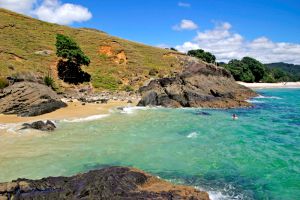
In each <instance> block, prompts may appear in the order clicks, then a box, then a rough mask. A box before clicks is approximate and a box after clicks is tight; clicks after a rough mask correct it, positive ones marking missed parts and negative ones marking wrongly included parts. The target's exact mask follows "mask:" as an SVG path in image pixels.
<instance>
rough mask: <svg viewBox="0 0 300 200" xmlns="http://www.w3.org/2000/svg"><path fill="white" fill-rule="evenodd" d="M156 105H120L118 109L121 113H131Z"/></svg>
mask: <svg viewBox="0 0 300 200" xmlns="http://www.w3.org/2000/svg"><path fill="white" fill-rule="evenodd" d="M155 108H157V107H141V106H134V107H131V106H128V107H120V108H118V110H120V111H121V112H120V113H123V114H133V113H135V112H136V111H137V110H149V109H155Z"/></svg>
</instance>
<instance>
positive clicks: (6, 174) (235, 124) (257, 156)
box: [0, 89, 300, 199]
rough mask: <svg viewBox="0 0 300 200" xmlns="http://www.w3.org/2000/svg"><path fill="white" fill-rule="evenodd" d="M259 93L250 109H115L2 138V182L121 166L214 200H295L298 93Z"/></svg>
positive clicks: (299, 191)
mask: <svg viewBox="0 0 300 200" xmlns="http://www.w3.org/2000/svg"><path fill="white" fill-rule="evenodd" d="M259 93H260V94H261V95H262V96H259V97H258V98H254V99H252V100H250V101H252V102H253V103H254V104H255V107H254V108H244V109H230V110H208V109H206V110H204V109H163V108H155V109H126V110H124V111H123V112H120V111H117V110H115V111H114V112H113V113H111V114H110V115H109V116H104V117H103V118H96V119H94V120H93V121H90V120H92V119H93V118H91V119H89V120H84V119H83V120H77V121H73V122H70V121H61V122H59V123H58V126H59V128H58V129H57V131H55V132H53V133H50V134H45V133H41V134H40V136H38V137H37V136H26V134H27V133H20V134H18V136H16V134H13V136H3V137H1V138H0V182H3V181H9V180H12V179H16V178H18V177H25V178H33V179H36V178H42V177H46V176H59V175H65V176H69V175H73V174H76V173H78V172H86V171H88V170H90V169H95V168H101V167H104V166H110V165H122V166H133V167H138V168H140V169H143V170H145V171H147V172H151V173H153V174H156V175H158V176H160V177H162V178H165V179H168V180H170V181H173V182H175V183H184V184H189V185H193V186H196V187H199V188H202V189H204V190H207V191H209V192H210V195H211V197H212V198H213V199H299V198H300V99H299V97H300V90H299V89H270V90H259ZM233 113H236V114H237V115H238V116H239V119H238V120H236V121H233V120H232V119H231V115H232V114H233ZM79 121H82V122H79Z"/></svg>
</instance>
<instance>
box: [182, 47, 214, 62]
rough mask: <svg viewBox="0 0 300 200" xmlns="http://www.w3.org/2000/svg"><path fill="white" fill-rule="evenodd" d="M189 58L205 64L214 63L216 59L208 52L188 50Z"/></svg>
mask: <svg viewBox="0 0 300 200" xmlns="http://www.w3.org/2000/svg"><path fill="white" fill-rule="evenodd" d="M187 54H188V55H189V56H193V57H196V58H199V59H201V60H203V61H204V62H207V63H215V62H216V57H215V56H214V55H213V54H211V53H210V52H206V51H204V50H203V49H196V50H190V51H188V53H187Z"/></svg>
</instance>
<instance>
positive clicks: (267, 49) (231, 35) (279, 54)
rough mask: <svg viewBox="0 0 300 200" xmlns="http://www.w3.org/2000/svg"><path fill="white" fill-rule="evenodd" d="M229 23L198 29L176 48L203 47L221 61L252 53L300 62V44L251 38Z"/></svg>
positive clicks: (261, 57) (265, 58) (264, 58)
mask: <svg viewBox="0 0 300 200" xmlns="http://www.w3.org/2000/svg"><path fill="white" fill-rule="evenodd" d="M231 29H232V27H231V25H230V24H229V23H221V24H217V25H216V26H215V28H213V29H211V30H205V31H203V32H197V35H196V37H195V38H194V39H193V40H192V41H187V42H185V43H183V44H182V45H177V46H176V49H178V50H179V51H182V52H187V51H188V50H191V49H199V48H201V49H204V50H205V51H209V52H211V53H213V54H214V55H215V56H216V57H217V60H218V61H223V62H228V61H229V60H231V59H241V58H243V57H245V56H250V57H253V58H256V59H258V60H260V61H261V62H263V63H271V62H288V63H294V64H300V44H294V43H286V42H273V41H271V40H270V39H268V38H266V37H259V38H256V39H254V40H252V41H248V40H246V39H245V38H244V37H243V36H241V35H240V34H238V33H235V32H233V31H232V30H231Z"/></svg>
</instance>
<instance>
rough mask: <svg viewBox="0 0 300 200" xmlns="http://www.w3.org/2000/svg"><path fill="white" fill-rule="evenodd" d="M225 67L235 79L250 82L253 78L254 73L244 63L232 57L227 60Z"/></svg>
mask: <svg viewBox="0 0 300 200" xmlns="http://www.w3.org/2000/svg"><path fill="white" fill-rule="evenodd" d="M225 68H226V69H228V70H229V71H230V72H231V74H232V76H233V78H234V79H235V80H236V81H244V82H248V83H251V82H253V81H254V80H255V78H254V75H253V74H252V72H251V70H250V69H249V67H248V66H247V65H245V63H243V62H242V61H240V60H237V59H233V60H231V61H229V63H228V64H227V65H225Z"/></svg>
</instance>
